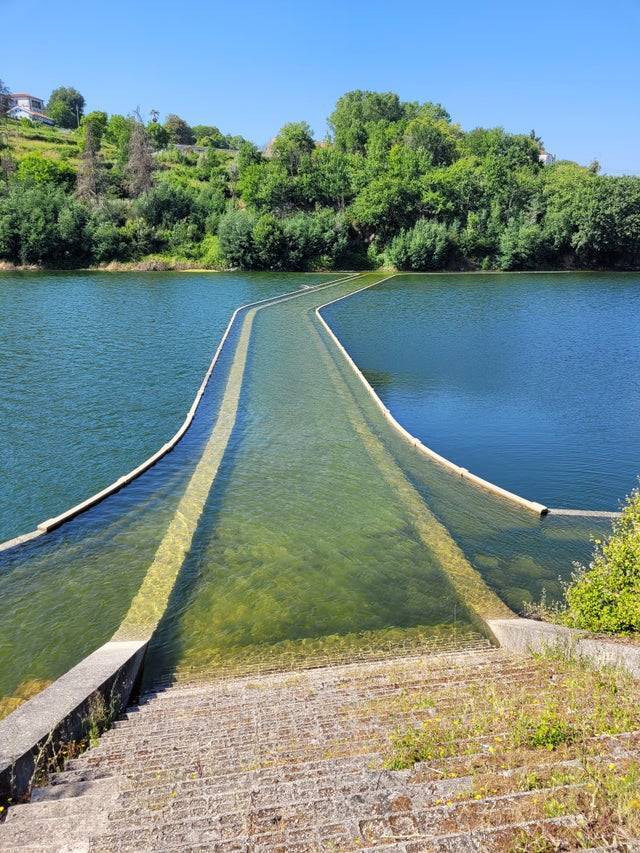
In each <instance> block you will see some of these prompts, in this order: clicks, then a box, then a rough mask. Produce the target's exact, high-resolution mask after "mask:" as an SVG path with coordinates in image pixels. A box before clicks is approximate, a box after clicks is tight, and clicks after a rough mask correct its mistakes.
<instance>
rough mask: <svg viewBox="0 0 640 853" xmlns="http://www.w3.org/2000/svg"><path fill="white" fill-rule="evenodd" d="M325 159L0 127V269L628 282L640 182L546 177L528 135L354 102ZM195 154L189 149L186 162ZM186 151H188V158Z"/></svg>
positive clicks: (179, 128)
mask: <svg viewBox="0 0 640 853" xmlns="http://www.w3.org/2000/svg"><path fill="white" fill-rule="evenodd" d="M329 128H330V134H329V136H328V138H327V139H326V140H324V141H322V142H320V143H318V142H317V141H315V140H314V139H313V137H312V133H311V130H310V128H309V126H308V125H307V124H306V123H305V122H294V123H290V124H287V125H285V126H284V127H283V128H282V129H281V130H280V132H279V133H278V135H277V136H276V137H275V138H274V139H273V140H272V142H271V143H270V144H269V145H268V146H267V148H266V149H265V151H260V150H259V149H258V148H257V147H256V146H255V145H253V144H252V143H250V142H247V141H246V140H244V139H242V137H228V136H224V135H222V134H221V133H220V131H219V130H218V129H217V128H215V127H213V126H204V125H202V126H199V127H197V128H190V127H189V126H188V125H187V124H186V123H185V122H184V121H183V120H182V119H180V118H179V117H178V116H169V117H168V118H167V120H166V122H165V123H164V124H160V123H159V122H158V121H157V120H156V121H151V122H149V123H147V124H144V123H143V122H142V120H141V119H140V117H139V116H138V117H124V116H118V115H113V116H110V117H108V116H107V115H106V114H105V113H102V112H93V113H90V114H89V115H88V116H85V117H84V118H82V121H81V123H80V127H79V128H77V129H75V130H73V129H62V128H46V127H43V126H39V125H32V124H31V123H30V122H28V121H25V120H21V121H20V122H16V121H11V120H8V119H4V120H3V121H2V124H1V126H0V133H1V142H0V145H1V146H2V150H1V151H0V158H1V162H2V169H1V171H0V260H4V261H6V262H10V263H15V264H26V265H32V264H33V265H44V266H52V267H69V266H87V265H103V264H109V263H111V262H141V261H144V260H145V259H146V260H147V261H150V262H151V264H153V262H154V259H155V261H156V262H158V263H160V264H162V263H168V264H169V265H183V266H203V267H241V268H247V269H273V270H279V269H300V270H302V269H330V268H346V267H349V268H373V267H378V266H383V265H384V266H393V267H396V268H398V269H407V270H437V269H504V270H513V269H545V268H563V269H573V268H594V269H597V268H612V269H637V268H639V267H640V178H635V177H611V176H606V175H601V174H599V167H598V164H597V163H594V164H591V166H589V167H582V166H579V165H578V164H576V163H573V162H569V161H563V162H558V163H555V164H553V165H550V166H544V165H542V164H541V162H540V154H541V151H542V142H541V140H540V139H539V138H538V137H537V136H536V135H535V133H534V132H533V131H532V132H531V133H529V134H510V133H507V132H506V131H504V130H503V129H501V128H490V129H483V128H476V129H474V130H470V131H464V130H463V129H462V128H461V127H460V126H459V125H458V124H456V123H455V122H454V121H453V120H452V119H451V117H450V116H449V114H448V112H447V111H446V110H445V109H444V108H443V107H442V106H440V105H439V104H434V103H430V102H426V103H414V102H402V101H401V100H400V99H399V98H398V96H397V95H395V94H393V93H376V92H363V91H354V92H349V93H347V94H346V95H344V96H343V97H342V98H340V99H339V101H338V103H337V104H336V107H335V110H334V111H333V113H332V114H331V116H330V117H329ZM194 143H197V145H196V146H195V147H194ZM185 146H186V147H185Z"/></svg>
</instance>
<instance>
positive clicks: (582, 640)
mask: <svg viewBox="0 0 640 853" xmlns="http://www.w3.org/2000/svg"><path fill="white" fill-rule="evenodd" d="M487 624H488V625H489V628H490V629H491V632H492V633H493V635H494V637H495V638H496V639H497V641H498V642H499V644H500V646H501V647H502V648H504V649H506V650H507V651H509V652H513V653H514V654H531V652H543V651H547V650H550V649H558V650H559V651H565V652H567V654H571V655H574V656H576V657H580V658H584V659H585V660H587V661H589V662H590V663H592V664H594V665H595V666H616V667H620V668H621V669H625V670H626V671H627V672H628V673H629V674H630V675H631V676H633V678H640V646H634V645H631V644H629V643H622V642H617V641H614V640H608V639H602V638H599V637H594V636H593V635H592V634H588V633H586V632H585V631H576V630H573V629H571V628H563V627H562V626H560V625H552V624H550V623H549V622H538V621H536V620H535V619H490V620H488V622H487Z"/></svg>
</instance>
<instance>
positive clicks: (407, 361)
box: [326, 273, 640, 510]
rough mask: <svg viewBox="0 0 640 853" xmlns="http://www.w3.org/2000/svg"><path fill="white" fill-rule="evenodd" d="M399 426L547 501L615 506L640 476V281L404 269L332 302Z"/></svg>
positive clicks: (337, 324) (337, 322) (334, 315)
mask: <svg viewBox="0 0 640 853" xmlns="http://www.w3.org/2000/svg"><path fill="white" fill-rule="evenodd" d="M326 317H327V319H330V321H331V323H332V325H333V326H334V328H335V330H336V332H337V333H338V336H339V337H340V338H341V340H342V341H343V343H344V344H345V346H346V347H347V349H348V350H349V351H350V353H351V355H352V356H353V358H354V359H355V361H356V362H357V363H358V365H359V366H360V368H361V369H362V370H363V371H364V372H365V374H366V375H367V377H368V378H369V380H370V381H371V383H372V384H373V386H374V387H375V389H376V391H377V392H378V394H379V396H380V397H381V398H382V400H383V401H384V403H385V404H386V405H387V406H388V407H389V408H390V409H391V411H392V412H393V414H394V415H395V417H396V418H397V420H399V421H400V423H402V424H403V426H405V427H406V428H407V429H408V430H409V431H410V432H411V433H413V434H414V435H416V436H418V437H419V438H420V439H421V440H422V441H423V442H424V443H425V444H427V445H428V446H429V447H431V448H433V449H434V450H436V451H437V452H438V453H440V454H442V455H443V456H445V457H447V458H448V459H451V460H453V461H454V462H456V463H457V464H459V465H462V466H463V467H466V468H468V469H469V470H471V471H473V472H474V473H476V474H479V475H480V476H482V477H484V478H486V479H488V480H490V481H491V482H494V483H497V484H499V485H500V486H503V487H504V488H506V489H509V490H510V491H514V492H516V493H517V494H520V495H523V496H525V497H528V498H530V499H532V500H537V501H540V502H542V503H544V504H546V505H547V506H560V507H571V508H581V509H582V508H589V509H603V510H615V509H617V508H618V505H619V501H620V500H621V499H622V498H623V497H624V496H625V495H626V494H628V492H629V491H630V490H631V489H632V488H633V487H634V486H635V485H636V478H637V476H638V474H639V473H640V429H639V426H638V425H639V424H640V381H639V379H638V377H639V376H640V277H639V276H638V275H637V274H622V273H614V274H611V273H606V274H605V273H602V274H599V273H581V274H575V275H565V274H535V275H534V274H519V275H497V276H496V275H466V276H465V275H459V276H455V275H447V276H402V277H396V278H393V279H391V280H390V281H388V282H386V283H384V284H382V285H380V287H376V288H373V289H371V290H368V291H365V292H364V293H362V294H360V295H357V296H355V297H353V298H352V299H349V300H346V301H344V302H342V303H339V304H337V305H335V306H332V307H331V308H329V309H327V313H326Z"/></svg>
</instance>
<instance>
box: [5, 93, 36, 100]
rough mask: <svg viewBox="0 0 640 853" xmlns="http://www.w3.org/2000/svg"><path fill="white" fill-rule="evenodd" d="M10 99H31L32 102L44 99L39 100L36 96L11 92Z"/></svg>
mask: <svg viewBox="0 0 640 853" xmlns="http://www.w3.org/2000/svg"><path fill="white" fill-rule="evenodd" d="M9 97H10V98H33V100H34V101H43V100H44V98H39V97H38V96H37V95H30V94H29V93H28V92H11V93H10V94H9Z"/></svg>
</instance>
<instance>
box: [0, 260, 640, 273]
mask: <svg viewBox="0 0 640 853" xmlns="http://www.w3.org/2000/svg"><path fill="white" fill-rule="evenodd" d="M2 272H51V273H58V272H194V273H195V272H210V273H223V272H283V273H294V274H297V275H313V274H314V273H353V272H357V273H386V274H398V275H403V276H404V275H525V274H526V275H532V274H534V273H536V274H542V273H556V274H560V273H564V274H574V273H637V272H640V269H615V268H607V269H604V268H603V269H593V268H574V269H557V268H549V269H529V270H501V269H486V270H483V269H468V268H467V269H451V268H448V269H441V270H419V271H417V270H400V269H397V268H396V267H391V266H384V267H376V268H375V269H358V270H354V269H317V270H241V269H240V268H239V267H207V266H198V265H197V264H196V265H194V263H193V262H192V261H179V260H165V259H164V258H143V259H142V260H139V261H110V262H109V263H107V264H98V265H94V266H88V267H51V266H43V265H41V264H14V263H12V262H11V261H0V273H2Z"/></svg>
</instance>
